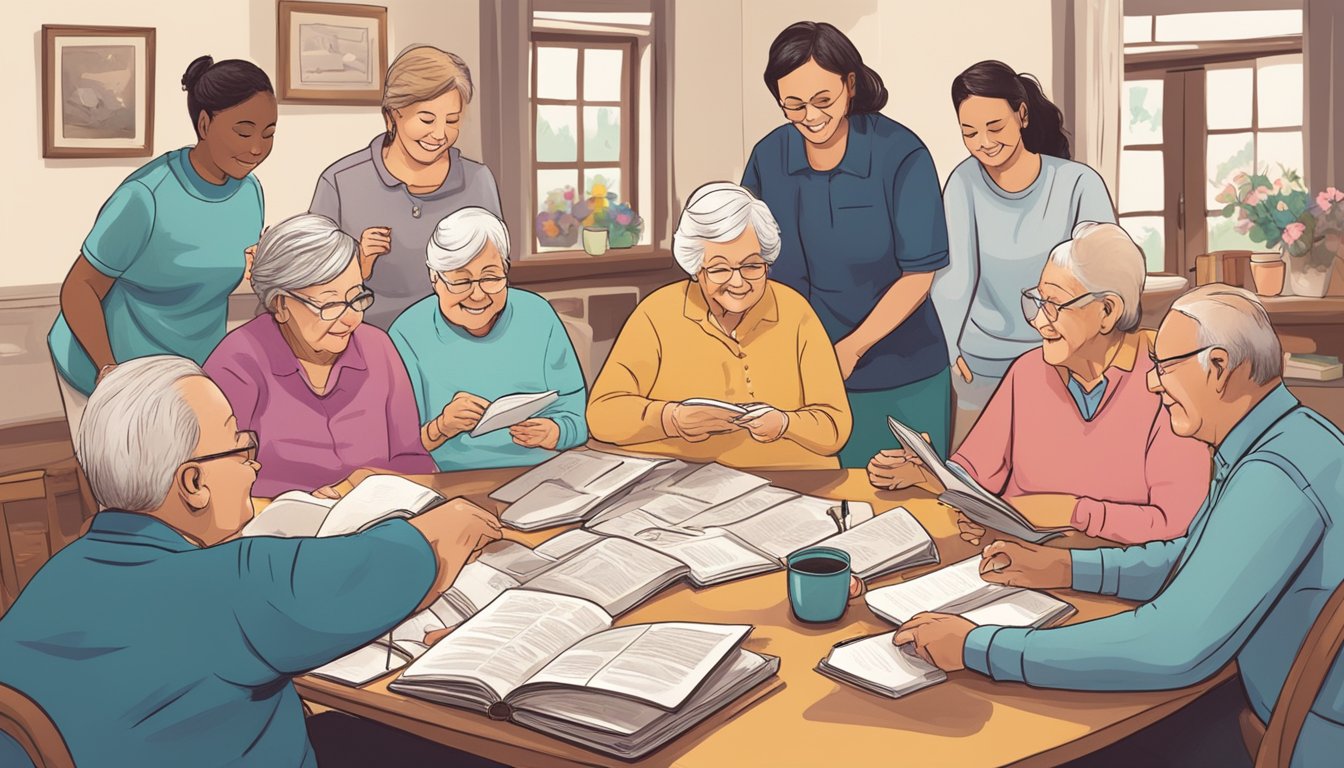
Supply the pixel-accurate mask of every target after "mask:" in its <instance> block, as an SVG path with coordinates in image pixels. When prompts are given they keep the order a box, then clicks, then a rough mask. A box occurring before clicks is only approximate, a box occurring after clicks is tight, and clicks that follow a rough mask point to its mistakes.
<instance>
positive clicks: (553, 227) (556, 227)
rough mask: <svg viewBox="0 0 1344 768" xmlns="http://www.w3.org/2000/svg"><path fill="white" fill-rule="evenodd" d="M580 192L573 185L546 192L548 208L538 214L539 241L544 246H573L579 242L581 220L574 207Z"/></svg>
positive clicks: (537, 229)
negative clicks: (575, 213)
mask: <svg viewBox="0 0 1344 768" xmlns="http://www.w3.org/2000/svg"><path fill="white" fill-rule="evenodd" d="M576 197H578V193H577V192H575V190H574V188H573V187H569V186H566V187H557V188H555V189H552V190H551V191H550V192H547V193H546V202H545V207H546V210H544V211H542V212H541V213H538V214H537V222H536V232H537V243H538V244H540V245H541V246H542V247H543V248H572V247H573V246H574V244H575V243H577V242H579V230H580V229H582V227H581V226H580V225H579V220H578V218H576V217H575V216H574V213H573V208H574V201H575V198H576Z"/></svg>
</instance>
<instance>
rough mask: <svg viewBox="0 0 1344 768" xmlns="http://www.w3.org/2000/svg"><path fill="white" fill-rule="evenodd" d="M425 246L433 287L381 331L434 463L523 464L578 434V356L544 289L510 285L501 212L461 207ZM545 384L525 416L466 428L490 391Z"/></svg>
mask: <svg viewBox="0 0 1344 768" xmlns="http://www.w3.org/2000/svg"><path fill="white" fill-rule="evenodd" d="M426 252H427V254H428V259H427V264H428V266H429V278H430V282H431V284H432V286H433V289H434V293H433V295H431V296H429V297H428V298H425V299H422V300H420V301H419V302H416V303H415V304H412V305H411V306H410V307H409V308H407V309H406V311H405V312H403V313H401V315H400V316H399V317H398V318H397V319H396V321H395V322H393V323H392V327H391V328H390V329H388V335H390V336H391V337H392V343H393V344H395V345H396V347H397V351H398V352H400V353H401V358H402V361H403V362H405V363H406V371H407V373H409V374H410V377H411V386H412V388H413V389H414V390H415V402H416V406H417V407H418V409H419V411H420V423H421V428H420V439H421V442H422V443H423V444H424V446H425V448H426V450H428V451H429V452H430V455H431V456H433V457H434V462H435V463H436V464H437V465H438V467H439V469H440V470H443V471H445V472H446V471H451V470H457V469H485V468H489V467H521V466H530V465H533V464H540V463H541V462H543V461H545V460H546V459H549V458H551V457H552V456H554V455H555V454H556V452H557V451H564V450H567V449H569V448H574V447H575V446H579V445H582V444H583V443H585V442H586V441H587V440H588V426H587V423H586V421H585V413H584V408H585V402H586V400H587V390H586V388H585V386H584V382H583V371H582V370H581V369H580V368H579V359H578V356H577V355H576V354H575V352H574V346H573V345H572V344H571V343H570V341H569V336H568V335H567V334H566V333H565V328H564V325H563V324H562V323H561V322H560V318H559V317H558V316H557V315H556V314H555V310H553V309H551V305H550V304H548V303H547V302H546V300H545V299H543V298H541V297H540V296H538V295H536V294H535V293H530V292H528V291H522V290H518V289H516V288H509V287H508V270H509V233H508V230H507V229H505V227H504V222H503V221H500V219H499V217H497V216H495V214H493V213H491V212H490V211H487V210H485V209H484V208H475V207H471V208H463V209H460V210H458V211H457V212H455V213H453V214H451V215H449V216H448V217H447V218H445V219H443V221H441V222H439V225H438V226H437V227H436V228H435V229H434V234H433V236H432V237H431V239H430V242H429V245H428V247H427V248H426ZM552 390H554V391H555V392H557V393H558V394H559V397H558V398H557V399H556V400H555V402H553V403H551V404H550V405H548V406H547V407H546V408H545V409H544V410H542V411H541V412H540V413H538V414H537V415H536V416H534V417H533V418H531V419H528V420H526V421H524V422H522V423H520V424H517V425H514V426H513V427H510V428H508V429H500V430H497V431H494V432H488V433H486V434H483V435H480V436H479V437H472V436H471V435H470V432H471V430H472V429H473V428H475V426H476V424H477V423H478V422H479V421H480V418H481V415H482V414H483V413H484V412H485V409H486V408H487V407H488V406H489V405H490V403H491V402H492V401H494V400H496V399H498V398H500V397H503V396H505V395H512V394H519V393H537V392H549V391H552Z"/></svg>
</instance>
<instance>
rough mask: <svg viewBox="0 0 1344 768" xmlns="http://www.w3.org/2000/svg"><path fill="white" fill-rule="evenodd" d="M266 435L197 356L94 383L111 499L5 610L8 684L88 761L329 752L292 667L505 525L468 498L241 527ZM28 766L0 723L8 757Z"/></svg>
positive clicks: (178, 761)
mask: <svg viewBox="0 0 1344 768" xmlns="http://www.w3.org/2000/svg"><path fill="white" fill-rule="evenodd" d="M256 450H257V445H256V435H254V434H252V433H248V432H239V431H238V429H237V423H236V421H235V420H234V417H233V414H232V412H231V410H230V408H229V403H228V401H227V400H226V399H224V395H223V394H222V393H221V392H220V391H219V388H218V387H216V386H215V385H214V383H213V382H211V381H210V380H209V379H207V378H206V377H205V375H204V374H203V373H202V372H201V369H200V368H199V367H198V366H197V365H196V364H195V363H193V362H191V361H189V360H185V359H182V358H177V357H169V356H156V357H146V358H140V359H137V360H132V361H129V362H125V363H122V364H121V365H120V366H118V367H117V368H116V369H115V370H114V371H112V372H111V373H110V374H108V375H107V377H106V378H104V379H103V381H102V382H101V383H100V384H99V385H98V387H97V389H95V390H94V393H93V396H92V397H91V398H90V399H89V405H88V409H87V410H86V411H85V415H84V420H83V423H82V425H81V428H80V432H79V436H78V441H77V445H76V451H77V453H78V456H79V460H80V464H81V465H82V466H83V467H84V470H85V472H86V473H87V475H88V479H89V484H90V486H91V487H92V489H93V494H94V496H95V497H96V498H97V499H98V500H99V503H100V504H101V505H102V506H103V511H101V512H99V513H98V515H97V516H95V517H94V519H93V521H92V524H91V526H90V529H89V531H88V533H86V534H85V535H84V536H82V537H81V538H79V539H78V540H77V541H75V542H73V543H71V544H70V546H68V547H66V548H65V549H63V550H61V551H60V552H59V553H58V554H57V555H56V556H55V557H53V558H52V559H51V560H50V561H49V562H48V563H47V564H46V565H45V566H43V568H42V569H41V571H39V572H38V573H37V575H36V576H34V577H33V580H32V581H31V582H30V583H29V584H28V586H27V588H26V589H25V590H24V591H23V593H22V594H21V595H20V596H19V599H18V601H17V602H15V604H14V605H13V606H12V607H11V608H10V609H9V612H8V613H7V614H5V616H4V618H3V620H0V682H3V683H5V684H6V685H9V686H11V687H13V688H16V689H18V690H19V691H21V692H23V693H24V694H26V695H27V696H28V697H29V698H31V699H33V700H34V701H36V702H37V704H39V705H40V706H41V707H42V709H43V710H45V711H46V712H47V714H48V715H49V716H50V717H51V719H52V720H53V721H54V722H55V724H56V726H57V728H59V729H60V731H61V734H62V735H63V736H64V738H65V742H66V744H67V745H68V746H69V749H70V753H71V755H72V756H73V758H74V760H75V763H76V764H78V765H79V766H81V768H85V767H87V766H102V765H106V766H127V765H137V766H139V765H143V766H159V765H162V766H187V765H190V766H216V765H258V766H313V765H316V759H315V756H314V751H313V747H312V746H311V745H310V743H309V740H308V734H307V732H306V730H305V727H304V716H303V710H302V707H301V706H300V703H299V698H298V695H297V694H296V692H295V690H294V686H293V685H292V684H291V683H290V679H291V678H292V677H293V676H295V675H299V674H302V673H304V672H306V671H308V670H311V669H313V668H315V667H318V666H320V665H323V664H325V663H327V662H329V661H331V660H333V659H335V658H337V657H339V656H342V655H344V654H346V653H348V652H349V651H352V650H354V649H355V648H357V647H360V646H362V645H364V644H365V643H367V642H369V641H370V640H372V639H373V638H375V637H377V636H378V635H380V634H382V633H384V632H387V631H388V630H389V629H390V628H391V627H393V626H394V625H396V624H397V623H399V622H400V621H401V620H402V619H404V618H405V617H406V616H407V615H408V614H410V613H411V612H413V611H416V610H419V608H423V607H424V606H425V605H426V604H428V603H429V602H430V601H432V600H433V599H434V598H435V597H437V595H438V594H439V593H440V592H441V591H442V590H443V589H445V588H446V587H447V585H448V584H449V583H451V581H452V579H453V578H454V577H455V576H456V574H457V572H458V571H459V570H460V569H461V566H462V564H463V563H464V562H465V561H466V559H467V557H468V556H470V555H471V553H472V552H473V551H474V550H475V549H477V548H479V547H480V546H483V545H484V544H485V543H486V542H487V541H489V540H492V539H495V538H498V537H499V523H498V521H497V520H495V519H494V517H493V516H492V515H490V514H489V513H488V512H486V511H485V510H482V509H480V508H478V507H474V506H472V505H470V504H468V503H467V502H464V501H461V500H457V501H453V502H449V503H448V504H445V505H443V506H441V507H439V508H438V509H435V510H432V511H430V512H427V513H425V514H423V515H421V516H419V517H417V518H415V519H414V520H410V521H407V520H393V521H389V522H384V523H380V524H378V525H376V526H373V527H372V528H369V529H368V530H366V531H364V532H362V533H358V534H353V535H350V536H336V537H329V538H323V539H311V538H296V539H279V538H270V537H257V538H245V539H234V538H233V537H234V536H235V535H236V534H237V533H238V531H239V530H240V529H241V528H242V526H243V524H244V523H245V522H247V521H248V520H249V519H251V517H252V503H251V499H250V491H251V488H252V482H253V481H254V480H255V479H256V471H257V468H258V466H259V465H258V464H257V462H256V455H257V454H256ZM417 605H418V606H419V608H417ZM25 764H29V761H28V760H27V758H26V756H25V755H24V753H23V751H22V750H20V749H18V745H17V744H16V743H15V742H14V741H13V740H12V739H10V738H8V737H6V736H5V735H4V734H2V733H0V765H4V766H11V765H20V766H21V765H25Z"/></svg>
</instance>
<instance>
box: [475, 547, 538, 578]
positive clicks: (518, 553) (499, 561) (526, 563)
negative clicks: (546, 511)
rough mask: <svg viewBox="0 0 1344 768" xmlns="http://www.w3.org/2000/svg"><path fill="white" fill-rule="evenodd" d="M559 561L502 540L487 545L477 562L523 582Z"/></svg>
mask: <svg viewBox="0 0 1344 768" xmlns="http://www.w3.org/2000/svg"><path fill="white" fill-rule="evenodd" d="M557 559H558V558H555V557H547V556H546V555H544V554H541V553H539V552H537V550H534V549H531V548H529V547H526V546H524V545H522V544H519V543H518V542H516V541H510V540H509V539H500V540H498V541H492V542H490V543H489V544H486V545H485V548H484V549H482V550H481V554H480V555H478V556H477V557H476V560H475V562H477V563H480V564H481V565H488V566H490V567H491V568H494V569H495V570H496V571H499V572H500V573H502V574H505V575H506V576H509V577H510V578H512V579H514V580H515V581H518V582H523V581H527V580H528V579H529V578H531V577H532V575H533V574H536V573H537V572H539V571H542V570H545V569H546V568H549V567H551V566H552V565H555V561H556V560H557Z"/></svg>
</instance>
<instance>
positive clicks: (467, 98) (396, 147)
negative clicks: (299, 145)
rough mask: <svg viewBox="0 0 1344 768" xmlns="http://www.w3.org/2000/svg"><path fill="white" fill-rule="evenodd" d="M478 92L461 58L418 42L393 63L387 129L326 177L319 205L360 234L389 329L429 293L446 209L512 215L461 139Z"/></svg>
mask: <svg viewBox="0 0 1344 768" xmlns="http://www.w3.org/2000/svg"><path fill="white" fill-rule="evenodd" d="M471 96H472V85H471V71H470V70H468V69H467V65H466V63H465V62H464V61H462V59H461V58H459V57H458V56H456V55H454V54H451V53H448V52H447V51H441V50H439V49H438V48H434V47H432V46H428V45H421V46H413V47H411V48H408V49H407V50H405V51H404V52H402V54H401V55H400V56H398V57H397V59H396V61H394V62H392V66H391V67H389V68H388V71H387V82H386V84H385V85H384V87H383V119H384V121H385V122H386V124H387V132H386V133H383V134H379V135H378V136H376V137H374V139H373V142H372V143H370V144H369V146H368V147H365V148H364V149H361V150H359V151H358V152H355V153H354V154H352V155H347V156H346V157H343V158H341V159H340V160H337V161H336V162H335V163H333V164H332V165H331V167H330V168H327V170H325V171H323V172H322V178H320V179H318V182H317V189H316V191H314V192H313V202H312V205H310V206H308V210H309V212H311V213H318V214H321V215H323V216H326V217H327V218H329V219H331V220H332V221H335V222H336V224H337V225H338V226H339V227H340V228H341V230H342V231H344V232H345V233H346V234H348V235H350V236H351V237H354V238H356V239H358V240H359V261H360V268H361V271H362V272H363V273H364V280H365V282H366V283H367V284H368V286H369V288H371V289H372V290H373V292H374V295H375V296H376V301H375V302H374V304H373V306H372V307H371V308H370V309H369V310H368V311H367V312H365V313H364V322H366V323H371V324H373V325H375V326H377V327H379V328H382V329H383V330H387V328H388V327H389V326H390V325H392V321H393V320H396V319H397V315H400V314H401V312H402V310H404V309H406V308H407V307H409V306H410V305H412V304H414V303H415V302H416V301H419V300H420V299H422V298H424V297H425V296H428V295H429V282H428V281H427V280H426V279H425V269H426V267H425V247H426V246H427V245H428V244H429V239H430V235H431V234H433V232H434V227H435V226H436V225H437V224H438V223H439V222H440V221H441V220H443V219H444V217H446V216H447V215H448V214H450V213H453V212H454V211H457V210H459V209H461V208H467V207H471V206H475V207H480V208H485V209H486V210H488V211H490V212H492V213H494V214H495V215H496V216H502V214H501V212H500V205H499V188H498V187H496V186H495V177H494V176H493V175H492V174H491V173H490V169H489V168H486V167H485V166H484V165H482V164H480V163H478V162H476V161H474V160H468V159H467V158H465V157H462V153H461V152H459V151H458V150H457V149H456V148H455V147H454V146H453V144H454V143H456V141H457V137H458V135H459V130H460V126H461V120H462V112H463V110H464V109H465V107H466V105H467V104H468V103H470V102H471Z"/></svg>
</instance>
